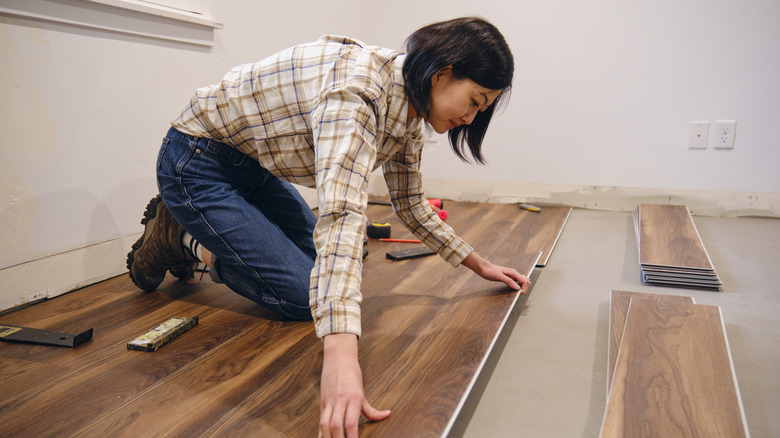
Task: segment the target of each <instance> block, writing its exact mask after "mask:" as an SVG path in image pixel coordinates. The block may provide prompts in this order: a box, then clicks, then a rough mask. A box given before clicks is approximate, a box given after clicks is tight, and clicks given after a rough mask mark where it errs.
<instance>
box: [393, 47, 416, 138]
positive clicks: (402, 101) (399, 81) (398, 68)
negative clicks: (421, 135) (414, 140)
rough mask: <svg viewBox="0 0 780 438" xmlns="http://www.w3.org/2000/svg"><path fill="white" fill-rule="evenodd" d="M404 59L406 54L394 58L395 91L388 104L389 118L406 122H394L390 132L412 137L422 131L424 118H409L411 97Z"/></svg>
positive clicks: (394, 135)
mask: <svg viewBox="0 0 780 438" xmlns="http://www.w3.org/2000/svg"><path fill="white" fill-rule="evenodd" d="M404 59H406V55H405V54H404V55H399V56H397V57H396V58H395V59H393V67H394V69H395V74H394V75H393V91H392V93H391V94H390V102H389V104H388V119H390V120H403V121H406V123H393V124H392V126H391V127H390V129H389V130H388V131H389V132H388V134H390V135H392V136H393V137H411V136H415V134H416V133H418V132H420V131H421V125H422V121H423V120H422V119H421V118H415V119H410V118H409V98H408V97H407V96H406V91H405V90H404V87H405V82H404V75H403V66H404Z"/></svg>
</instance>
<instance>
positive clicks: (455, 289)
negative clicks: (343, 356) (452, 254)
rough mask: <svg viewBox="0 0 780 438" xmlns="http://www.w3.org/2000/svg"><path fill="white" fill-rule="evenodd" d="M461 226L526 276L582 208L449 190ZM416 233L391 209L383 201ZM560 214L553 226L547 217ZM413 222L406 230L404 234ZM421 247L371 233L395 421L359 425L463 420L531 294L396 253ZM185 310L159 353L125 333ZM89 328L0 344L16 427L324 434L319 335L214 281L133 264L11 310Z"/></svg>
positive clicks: (373, 301) (2, 402)
mask: <svg viewBox="0 0 780 438" xmlns="http://www.w3.org/2000/svg"><path fill="white" fill-rule="evenodd" d="M447 210H448V212H449V218H448V223H450V224H451V225H452V226H453V228H455V230H456V231H458V234H459V235H460V236H461V237H463V238H464V239H465V240H466V241H467V242H469V243H470V244H471V245H472V246H473V247H474V248H475V249H476V250H477V252H478V253H480V254H481V255H482V256H484V257H485V258H488V259H489V260H491V261H493V262H495V263H499V264H504V265H507V266H512V267H515V268H517V269H518V270H519V271H520V272H522V273H525V274H529V275H530V273H531V271H532V270H533V269H534V266H535V265H536V264H537V263H539V262H540V260H541V261H546V260H547V259H549V254H550V252H551V250H552V247H553V246H554V244H555V242H556V241H557V239H558V237H559V236H560V232H561V229H562V228H563V225H564V224H565V222H566V218H567V217H568V214H569V213H570V209H568V208H549V209H548V208H545V209H543V212H542V213H544V215H543V214H541V213H534V212H528V211H524V210H519V209H518V208H517V207H516V206H514V205H487V204H471V203H456V202H450V203H448V205H447ZM367 214H368V217H369V220H372V221H386V222H389V223H391V225H392V226H393V232H394V235H393V237H396V238H408V237H412V236H411V234H408V233H406V232H402V231H400V224H399V223H398V222H397V221H396V219H395V218H394V216H393V214H392V211H391V209H390V208H387V207H384V206H378V205H371V206H369V209H368V211H367ZM551 223H552V224H557V225H552V226H550V225H549V224H551ZM405 233H406V234H405ZM408 246H409V245H408V244H402V243H386V242H378V241H374V240H372V241H371V242H369V244H368V246H367V248H368V249H369V255H368V257H367V258H366V259H365V261H364V270H363V272H364V279H363V287H362V290H363V294H364V300H363V304H362V312H363V316H362V320H363V337H362V338H361V340H360V353H359V354H360V361H361V365H362V369H363V378H364V384H365V390H366V395H367V398H368V399H369V400H370V401H371V402H372V404H373V405H374V406H375V407H377V408H379V409H391V410H392V411H393V413H392V415H391V416H390V418H388V419H387V420H384V421H381V422H377V423H363V424H361V436H366V437H369V436H377V437H379V436H389V437H398V436H442V435H445V434H446V433H447V431H448V430H449V428H450V427H451V426H452V423H453V422H454V420H455V418H456V417H457V414H458V412H459V410H460V409H461V407H462V405H463V402H464V400H465V398H466V397H467V395H468V393H469V390H470V388H471V387H472V385H473V382H474V380H475V379H476V377H477V376H478V374H479V371H480V369H481V367H482V365H483V363H484V361H485V358H486V356H487V355H488V354H489V353H490V351H491V348H492V347H493V345H494V342H495V340H496V338H497V336H498V334H499V333H500V332H501V329H502V326H503V324H504V323H505V321H506V319H507V316H508V315H509V313H510V312H511V310H512V308H513V306H515V304H516V303H517V302H518V301H519V300H523V299H527V295H526V296H524V297H521V296H520V295H519V294H518V293H515V292H512V291H511V290H510V289H509V288H508V287H507V286H505V285H501V284H497V283H492V282H488V281H485V280H483V279H481V278H479V277H478V276H476V275H474V274H473V273H471V271H469V270H467V269H466V268H463V267H461V268H457V269H453V268H451V267H450V266H449V265H447V264H446V263H445V262H443V261H442V260H441V259H440V258H439V257H436V256H434V257H426V258H422V259H415V260H408V261H402V262H393V261H390V260H387V259H386V258H385V252H386V251H390V250H398V249H403V248H408ZM172 316H198V317H199V320H200V324H199V325H198V326H196V327H194V328H193V329H191V330H190V331H189V332H187V333H185V334H184V335H182V336H181V337H179V338H178V339H176V340H175V341H173V342H172V343H170V344H168V345H166V346H164V347H163V348H162V349H160V350H159V351H156V352H153V353H147V352H139V351H128V350H127V349H126V343H127V342H128V341H130V340H132V339H134V338H136V337H137V336H138V335H140V334H141V333H144V332H146V331H147V330H149V329H151V328H153V327H155V326H157V325H158V324H160V323H161V322H163V321H165V320H167V319H169V318H170V317H172ZM0 324H9V325H19V326H26V327H34V328H40V329H49V330H57V331H63V332H70V333H80V332H83V331H85V330H87V329H89V328H93V329H94V337H93V339H92V340H91V341H89V342H87V343H85V344H83V345H81V346H79V347H77V348H73V349H68V348H59V347H47V346H40V345H31V344H12V343H0V394H2V398H1V399H0V424H2V433H0V435H4V436H14V437H28V436H29V437H33V436H34V437H45V436H214V437H216V436H220V437H221V436H264V437H274V436H285V437H288V436H316V434H317V424H318V418H319V375H320V369H321V367H322V344H321V342H320V340H319V339H317V338H316V336H315V335H314V332H313V327H312V324H311V323H310V322H290V321H284V320H282V319H280V318H279V317H278V316H276V315H274V314H270V313H267V312H265V311H264V310H262V309H261V308H260V307H259V306H257V305H255V304H254V303H252V302H250V301H248V300H246V299H244V298H243V297H241V296H239V295H237V294H235V293H233V292H231V291H229V290H228V289H227V288H226V287H225V286H223V285H218V284H214V283H212V282H210V281H209V280H208V276H206V277H205V278H203V279H201V280H200V282H199V283H197V284H186V283H181V282H178V281H175V280H174V279H172V278H171V277H170V276H169V278H168V279H166V281H165V282H164V283H163V285H162V286H161V288H160V289H159V290H158V291H156V292H152V293H142V292H140V291H139V290H138V289H137V288H135V287H134V286H133V284H132V283H131V282H130V280H129V278H128V277H127V276H126V275H123V276H120V277H116V278H113V279H110V280H107V281H104V282H102V283H99V284H97V285H93V286H90V287H87V288H84V289H81V290H79V291H75V292H73V293H70V294H67V295H64V296H61V297H58V298H56V299H52V300H49V301H45V302H42V303H39V304H36V305H33V306H30V307H27V308H24V309H21V310H18V311H15V312H12V313H8V314H5V315H3V316H2V317H0Z"/></svg>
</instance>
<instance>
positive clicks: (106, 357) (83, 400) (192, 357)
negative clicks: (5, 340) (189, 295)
mask: <svg viewBox="0 0 780 438" xmlns="http://www.w3.org/2000/svg"><path fill="white" fill-rule="evenodd" d="M127 283H128V290H131V288H132V287H134V286H132V284H130V282H129V280H127ZM193 287H196V286H193ZM218 287H219V286H218ZM215 288H216V287H213V286H212V287H210V288H208V289H215ZM205 292H207V291H206V290H200V291H198V293H205ZM213 292H214V293H212V295H214V296H215V297H216V298H219V297H221V296H226V297H229V296H230V295H225V294H224V292H217V291H213ZM198 293H196V294H195V295H197V294H198ZM228 293H229V291H228ZM126 294H127V295H128V296H135V297H136V299H143V298H147V297H140V294H138V293H136V292H127V293H126ZM148 295H151V294H148ZM241 300H243V298H241ZM152 301H154V300H152ZM217 301H218V300H217ZM117 309H118V310H121V309H122V307H117ZM25 310H26V309H25ZM97 310H100V309H97ZM220 311H222V310H221V309H219V308H213V307H204V306H202V305H198V304H193V303H190V302H186V301H173V302H168V303H166V304H164V305H161V306H160V307H159V308H154V309H150V310H149V311H148V313H147V314H146V315H143V316H142V317H138V318H137V320H134V321H132V322H126V324H124V325H122V324H120V325H118V326H115V323H114V322H111V323H110V324H102V323H99V324H96V333H97V334H96V341H95V342H88V343H86V344H83V345H82V346H80V347H77V348H74V349H63V348H56V347H45V346H28V345H23V344H19V345H18V346H17V347H18V348H28V349H31V350H34V351H36V350H40V351H42V352H45V353H47V354H48V355H49V356H51V357H52V358H56V359H59V360H51V362H55V363H59V364H62V365H61V366H59V368H58V371H59V372H56V373H55V372H51V371H50V370H49V369H47V368H43V369H37V370H34V371H31V372H26V373H24V375H19V376H15V378H13V379H4V380H2V381H0V388H3V389H2V392H3V394H4V397H3V399H2V401H0V417H5V415H4V413H5V412H8V411H6V409H5V408H6V407H7V406H9V405H12V406H13V407H14V409H17V410H21V411H23V412H25V415H15V416H11V417H9V418H7V419H5V418H3V424H4V427H5V428H6V429H7V430H15V429H18V430H20V431H26V432H32V431H36V430H38V429H39V428H41V430H40V432H46V433H54V432H55V431H57V432H61V433H62V434H64V435H67V434H69V433H70V432H72V431H73V429H74V428H76V427H80V425H81V423H82V422H83V421H84V419H85V418H97V417H98V416H99V415H100V414H102V413H105V412H108V411H110V410H111V409H113V408H114V407H116V406H119V405H121V404H122V403H125V402H127V401H128V400H129V399H132V398H133V397H136V396H137V395H139V394H142V393H143V391H144V390H145V389H147V388H149V387H152V386H154V385H156V384H157V383H158V382H159V381H161V380H164V378H165V377H166V376H167V375H170V374H172V373H174V372H175V371H176V370H178V369H180V368H182V367H186V366H187V365H188V364H189V363H191V362H196V361H197V360H198V359H199V358H200V357H202V356H203V355H204V354H206V353H207V352H209V351H212V350H214V349H216V348H217V347H218V345H220V344H221V343H223V342H225V341H226V340H227V339H230V338H231V337H232V336H234V335H235V334H236V333H238V332H239V330H240V328H239V327H237V325H238V324H236V320H237V319H240V318H236V317H235V316H231V317H230V320H231V322H230V324H227V326H225V325H224V324H219V323H218V321H217V318H214V316H215V314H217V313H218V312H220ZM108 313H109V314H111V312H108ZM120 313H121V312H120ZM193 314H197V315H198V316H199V317H200V319H201V324H200V325H199V326H196V327H194V328H193V329H191V330H190V331H189V332H187V334H185V335H183V336H181V337H180V338H179V339H177V340H176V341H174V342H173V343H171V344H169V345H167V346H166V347H165V348H164V349H163V350H160V351H158V352H155V353H143V352H135V351H128V350H127V349H126V343H127V342H128V341H129V340H131V339H133V338H135V337H137V336H138V335H140V334H141V333H143V332H146V331H147V330H149V329H151V328H152V327H155V326H157V325H159V324H160V323H161V322H162V321H164V320H166V319H168V318H170V317H171V316H174V315H186V316H190V315H193ZM102 316H103V315H101V314H96V315H95V317H96V318H95V319H99V318H102ZM115 316H116V317H117V318H119V317H120V316H122V315H115ZM109 326H114V328H108V327H109ZM238 326H240V325H238ZM57 355H60V357H59V358H57V357H56V356H57ZM6 385H8V386H9V387H10V389H12V390H6V389H5V386H6ZM53 406H56V407H57V408H56V409H52V407H53ZM40 418H48V419H49V420H50V421H51V423H52V424H46V423H41V422H40Z"/></svg>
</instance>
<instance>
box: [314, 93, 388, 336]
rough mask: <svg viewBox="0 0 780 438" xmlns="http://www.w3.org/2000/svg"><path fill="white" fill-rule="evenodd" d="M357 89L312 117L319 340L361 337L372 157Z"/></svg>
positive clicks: (370, 131) (369, 126) (370, 115)
mask: <svg viewBox="0 0 780 438" xmlns="http://www.w3.org/2000/svg"><path fill="white" fill-rule="evenodd" d="M369 102H370V100H368V98H367V97H366V96H364V95H362V94H361V92H360V90H351V89H350V88H349V87H346V88H343V89H340V90H334V91H330V92H329V93H328V95H327V96H325V97H324V99H323V100H322V103H321V104H320V105H319V107H318V108H317V110H316V111H315V113H314V116H313V117H312V123H313V126H312V132H313V139H314V148H315V154H316V172H317V175H316V179H317V198H318V204H319V220H318V222H317V225H316V226H315V228H314V243H315V245H316V247H317V259H316V260H315V263H314V268H313V269H312V273H311V283H310V289H309V300H310V306H311V309H312V316H313V318H314V327H315V330H316V333H317V336H318V337H320V338H321V337H323V336H325V335H327V334H330V333H354V334H356V335H358V336H360V334H361V327H360V303H361V300H362V294H361V292H360V284H361V278H362V269H363V236H364V230H365V223H366V216H365V209H366V204H367V201H368V196H367V194H366V187H367V184H368V178H369V176H370V174H371V170H372V169H373V167H374V164H375V162H376V159H377V153H376V146H375V144H376V113H375V112H374V111H375V108H374V107H373V106H372V105H371V104H370V103H369Z"/></svg>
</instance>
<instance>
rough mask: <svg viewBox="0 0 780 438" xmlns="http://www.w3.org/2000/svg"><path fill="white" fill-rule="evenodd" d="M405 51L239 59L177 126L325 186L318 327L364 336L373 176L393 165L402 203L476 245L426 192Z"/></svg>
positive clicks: (389, 173) (438, 240)
mask: <svg viewBox="0 0 780 438" xmlns="http://www.w3.org/2000/svg"><path fill="white" fill-rule="evenodd" d="M403 59H404V55H403V54H401V53H399V52H396V51H393V50H390V49H385V48H381V47H375V46H366V45H365V44H363V43H361V42H360V41H356V40H352V39H349V38H345V37H337V36H324V37H322V38H320V39H319V40H317V41H316V42H313V43H309V44H303V45H299V46H295V47H291V48H289V49H286V50H283V51H281V52H279V53H277V54H276V55H273V56H270V57H268V58H266V59H264V60H262V61H259V62H256V63H252V64H245V65H241V66H238V67H235V68H234V69H232V70H231V71H230V72H228V73H227V74H226V75H225V77H224V78H223V79H222V81H221V82H219V83H217V84H214V85H211V86H208V87H203V88H200V89H198V90H197V92H196V94H195V95H194V96H193V97H192V99H191V100H190V102H189V104H188V105H186V106H185V108H184V109H183V111H182V112H181V114H180V115H179V116H178V117H177V118H176V119H175V120H174V121H173V126H174V127H175V128H176V129H178V130H180V131H182V132H184V133H187V134H190V135H195V136H199V137H206V138H210V139H212V140H216V141H219V142H222V143H225V144H227V145H230V146H232V147H235V148H237V149H239V150H241V151H242V152H244V153H246V154H248V155H250V156H252V157H254V158H255V159H257V160H258V161H259V162H260V164H261V165H262V166H263V167H265V168H266V169H268V170H269V171H271V172H272V173H273V174H274V175H276V176H278V177H280V178H283V179H285V180H287V181H290V182H292V183H296V184H300V185H303V186H306V187H312V188H316V190H317V199H318V204H319V220H318V222H317V225H316V227H315V230H314V243H315V245H316V247H317V259H316V261H315V265H314V269H312V272H311V283H310V291H309V296H310V305H311V308H312V316H313V317H314V323H315V329H316V333H317V336H319V337H322V336H325V335H327V334H330V333H341V332H347V333H354V334H356V335H358V336H360V334H361V332H360V302H361V298H362V294H361V292H360V284H361V275H362V266H363V265H362V253H363V236H364V232H365V225H366V216H365V209H366V204H367V201H368V196H367V193H366V186H367V183H368V179H369V176H370V174H371V173H372V172H373V171H374V170H375V169H377V168H379V167H380V166H382V168H383V173H384V176H385V180H386V182H387V187H388V189H389V193H390V198H391V201H392V204H393V209H394V210H395V212H396V215H397V216H398V218H399V219H400V220H401V221H402V222H403V223H404V225H406V227H407V228H409V229H410V230H411V231H412V233H413V234H415V236H417V237H418V238H419V239H420V240H421V241H422V242H423V243H424V244H425V245H427V246H428V247H430V248H432V249H433V250H435V251H436V252H437V253H439V255H441V256H442V257H443V258H444V259H445V260H446V261H448V262H449V263H450V264H452V265H453V266H458V265H459V264H460V263H461V262H462V261H463V259H464V258H465V257H466V256H468V254H470V253H471V251H472V249H471V248H470V247H469V246H468V245H467V244H466V243H465V242H463V241H462V240H461V239H460V238H458V237H457V236H456V235H455V234H454V232H453V231H452V228H450V227H449V225H447V224H446V223H444V222H442V221H441V220H439V217H438V216H437V215H436V214H435V213H434V212H433V211H432V210H431V208H430V206H429V205H428V202H427V201H426V199H425V198H424V196H423V190H422V176H421V174H420V172H419V168H420V157H421V153H422V146H423V135H422V121H421V120H420V119H412V118H409V117H408V103H409V101H408V100H407V97H406V93H405V92H404V82H403V76H402V72H401V69H402V66H403Z"/></svg>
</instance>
